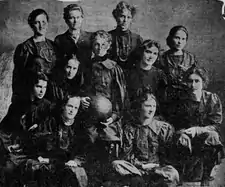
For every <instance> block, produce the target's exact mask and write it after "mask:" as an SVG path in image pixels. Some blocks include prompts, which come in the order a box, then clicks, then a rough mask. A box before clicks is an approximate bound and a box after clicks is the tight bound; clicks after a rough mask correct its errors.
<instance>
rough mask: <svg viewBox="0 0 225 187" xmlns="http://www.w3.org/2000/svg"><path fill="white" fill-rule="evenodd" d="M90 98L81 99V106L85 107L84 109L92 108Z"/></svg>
mask: <svg viewBox="0 0 225 187" xmlns="http://www.w3.org/2000/svg"><path fill="white" fill-rule="evenodd" d="M90 100H91V98H90V97H82V98H81V105H82V107H83V109H88V107H89V106H90Z"/></svg>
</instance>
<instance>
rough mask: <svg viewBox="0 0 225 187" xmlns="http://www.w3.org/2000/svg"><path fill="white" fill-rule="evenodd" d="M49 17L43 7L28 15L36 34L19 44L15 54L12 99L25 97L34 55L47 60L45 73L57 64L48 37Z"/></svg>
mask: <svg viewBox="0 0 225 187" xmlns="http://www.w3.org/2000/svg"><path fill="white" fill-rule="evenodd" d="M48 22H49V17H48V14H47V13H46V12H45V11H44V10H43V9H35V10H33V11H32V12H31V13H30V14H29V16H28V24H29V26H30V27H31V29H32V31H33V33H34V35H33V36H32V37H31V38H29V39H28V40H26V41H25V42H23V43H21V44H19V45H18V46H17V47H16V50H15V54H14V70H13V81H12V89H13V96H12V100H14V99H16V98H19V97H23V95H24V93H26V80H28V79H29V77H27V72H26V70H27V68H29V67H30V66H32V64H31V62H32V58H33V56H40V57H41V58H43V59H45V60H46V63H45V64H43V65H44V73H45V74H47V75H49V74H50V73H51V70H52V68H53V67H54V66H55V61H56V54H55V47H54V44H53V41H51V40H49V39H47V38H46V37H45V36H46V32H47V29H48Z"/></svg>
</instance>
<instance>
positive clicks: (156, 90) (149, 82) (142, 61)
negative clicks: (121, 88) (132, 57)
mask: <svg viewBox="0 0 225 187" xmlns="http://www.w3.org/2000/svg"><path fill="white" fill-rule="evenodd" d="M138 51H139V59H138V62H139V63H138V66H137V67H136V68H133V69H132V70H131V71H130V73H129V76H128V79H127V84H128V86H127V90H128V94H129V97H130V100H131V101H134V100H135V99H136V98H135V97H136V93H138V92H139V90H140V88H142V87H143V86H150V87H151V88H152V92H153V94H154V95H155V96H156V98H157V100H158V101H159V103H161V102H163V100H164V99H165V98H164V96H165V90H166V86H167V79H166V75H165V74H164V73H163V71H161V70H160V69H158V68H156V67H154V63H155V62H156V61H157V60H158V56H159V51H160V46H159V44H158V43H157V42H156V41H153V40H145V41H144V42H143V43H142V45H141V46H140V47H139V49H138Z"/></svg>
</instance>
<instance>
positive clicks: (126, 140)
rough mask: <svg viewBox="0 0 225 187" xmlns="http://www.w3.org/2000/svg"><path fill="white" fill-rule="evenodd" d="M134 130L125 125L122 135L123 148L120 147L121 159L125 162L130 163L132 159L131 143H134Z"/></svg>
mask: <svg viewBox="0 0 225 187" xmlns="http://www.w3.org/2000/svg"><path fill="white" fill-rule="evenodd" d="M134 133H135V129H134V128H133V127H132V126H130V125H127V126H126V127H125V129H124V133H123V146H122V149H123V150H122V152H123V153H122V158H123V159H124V160H127V161H131V160H132V157H133V141H134Z"/></svg>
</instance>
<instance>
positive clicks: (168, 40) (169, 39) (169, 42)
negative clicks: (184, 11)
mask: <svg viewBox="0 0 225 187" xmlns="http://www.w3.org/2000/svg"><path fill="white" fill-rule="evenodd" d="M180 30H181V31H183V32H185V33H186V36H187V38H186V40H188V30H187V28H186V27H184V26H183V25H177V26H174V27H173V28H172V29H170V32H169V35H168V36H167V38H166V44H167V45H168V46H169V47H170V48H172V47H173V46H172V39H173V37H174V36H175V34H176V33H177V31H180Z"/></svg>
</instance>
